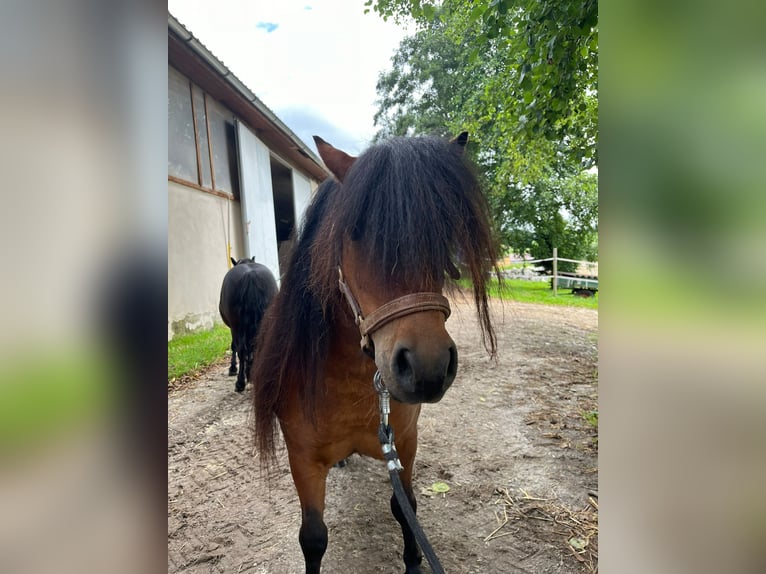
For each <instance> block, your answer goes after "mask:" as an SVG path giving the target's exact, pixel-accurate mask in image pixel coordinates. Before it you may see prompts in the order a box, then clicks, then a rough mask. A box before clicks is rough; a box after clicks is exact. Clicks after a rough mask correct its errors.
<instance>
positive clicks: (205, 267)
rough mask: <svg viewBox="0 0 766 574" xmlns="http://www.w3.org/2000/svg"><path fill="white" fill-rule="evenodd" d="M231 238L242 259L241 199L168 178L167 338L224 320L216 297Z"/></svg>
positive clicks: (235, 252) (218, 294)
mask: <svg viewBox="0 0 766 574" xmlns="http://www.w3.org/2000/svg"><path fill="white" fill-rule="evenodd" d="M227 210H231V213H230V214H229V216H228V220H227ZM227 224H228V225H229V226H230V229H229V230H227V228H226V227H227ZM227 236H229V237H230V238H231V243H232V255H233V256H234V257H235V258H238V257H241V256H242V255H241V254H242V249H243V245H242V241H241V239H240V238H241V237H242V220H241V215H240V207H239V203H238V202H235V201H231V200H229V199H224V198H222V197H218V196H216V195H213V194H210V193H205V192H203V191H199V190H197V189H194V188H192V187H187V186H184V185H181V184H177V183H175V182H172V181H169V182H168V339H171V338H172V337H173V336H175V335H177V334H179V333H184V332H187V331H194V330H197V329H205V328H210V327H212V326H213V325H214V324H215V323H220V322H221V318H220V316H219V314H218V298H219V296H220V292H221V282H222V281H223V276H224V275H225V274H226V271H228V269H229V265H228V255H227V241H228V237H227Z"/></svg>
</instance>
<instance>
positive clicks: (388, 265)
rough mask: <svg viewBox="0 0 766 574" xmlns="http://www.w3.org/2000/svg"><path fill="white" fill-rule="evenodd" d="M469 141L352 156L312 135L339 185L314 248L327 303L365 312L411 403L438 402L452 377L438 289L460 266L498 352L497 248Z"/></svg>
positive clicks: (385, 367)
mask: <svg viewBox="0 0 766 574" xmlns="http://www.w3.org/2000/svg"><path fill="white" fill-rule="evenodd" d="M467 139H468V138H467V134H465V133H463V134H461V135H460V136H458V137H457V138H455V139H454V140H452V141H449V142H448V141H445V140H442V139H439V138H430V137H422V138H392V139H390V140H388V141H386V142H383V143H381V144H378V145H375V146H373V147H371V148H369V149H368V150H367V151H365V152H364V153H363V154H362V155H360V156H359V157H358V158H354V157H351V156H349V155H348V154H346V153H344V152H342V151H340V150H338V149H336V148H334V147H333V146H331V145H330V144H328V143H327V142H325V141H324V140H322V139H321V138H318V137H315V141H316V144H317V149H318V151H319V154H320V156H321V157H322V160H323V161H324V163H325V165H326V166H327V167H328V169H330V171H331V172H332V173H333V174H334V175H335V177H336V178H337V180H338V182H340V186H339V188H338V189H337V190H336V194H335V200H334V201H333V209H332V210H331V211H330V210H328V215H327V217H326V218H325V219H324V221H323V223H322V228H321V229H320V230H319V233H318V235H317V239H316V240H315V243H314V247H313V253H314V257H313V260H314V264H315V265H317V266H319V267H320V268H322V267H323V269H320V272H318V273H317V274H316V275H317V276H318V277H323V278H324V279H323V281H324V284H323V285H322V286H321V287H320V288H321V289H322V290H324V291H325V296H324V298H325V300H329V299H336V300H337V299H338V298H337V297H332V296H331V295H329V294H328V292H329V291H333V290H334V293H335V294H336V295H337V294H338V293H339V292H342V293H343V294H344V295H345V296H346V297H345V298H346V299H347V301H348V307H349V308H350V309H352V312H353V314H354V315H357V316H360V317H362V318H364V320H363V321H361V324H360V330H361V334H362V345H363V348H364V349H365V351H367V352H368V354H370V355H371V356H372V357H373V358H374V360H375V364H376V366H377V368H378V370H379V371H380V374H381V376H382V379H383V382H384V384H385V386H386V387H387V388H388V390H389V391H390V393H391V395H392V396H393V397H394V398H395V399H397V400H399V401H401V402H405V403H422V402H436V401H438V400H440V399H441V398H442V396H443V395H444V393H445V392H446V390H447V389H448V388H449V386H450V385H451V384H452V382H453V381H454V379H455V374H456V373H457V363H458V356H457V349H456V348H455V343H454V341H453V340H452V338H451V337H450V335H449V334H448V333H447V330H446V327H445V321H446V319H447V317H448V316H449V313H450V310H449V303H448V302H447V300H446V299H445V298H444V297H443V296H442V294H441V293H442V290H443V288H444V285H445V275H449V276H452V277H453V278H455V276H456V275H457V266H458V265H459V266H461V267H463V268H465V269H467V270H468V272H469V274H470V275H471V278H472V279H473V282H474V296H475V300H476V304H477V308H478V310H479V313H480V316H481V318H482V327H483V333H484V335H485V344H487V343H488V349H489V350H490V352H492V353H494V348H495V340H494V334H493V331H492V326H491V323H490V322H489V315H488V311H487V298H486V289H485V278H486V275H487V272H488V271H489V270H490V269H491V268H492V267H493V265H494V261H495V259H496V257H495V253H496V252H495V248H494V243H493V241H492V234H491V231H490V226H489V221H488V216H487V209H486V202H485V200H484V198H483V196H482V194H481V192H480V189H479V186H478V184H477V181H476V179H475V177H474V174H473V171H472V170H471V169H470V167H469V165H468V164H467V162H466V160H465V158H464V153H463V152H464V147H465V144H466V142H467ZM339 279H340V282H339ZM339 286H340V289H339ZM340 300H341V301H342V298H341V299H340ZM342 304H343V303H342ZM355 307H358V308H355ZM358 322H359V320H358Z"/></svg>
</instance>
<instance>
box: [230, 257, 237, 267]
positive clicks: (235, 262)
mask: <svg viewBox="0 0 766 574" xmlns="http://www.w3.org/2000/svg"><path fill="white" fill-rule="evenodd" d="M229 259H231V264H232V265H236V264H237V260H236V259H234V258H233V257H229Z"/></svg>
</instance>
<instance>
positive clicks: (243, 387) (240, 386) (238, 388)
mask: <svg viewBox="0 0 766 574" xmlns="http://www.w3.org/2000/svg"><path fill="white" fill-rule="evenodd" d="M234 390H235V391H237V392H238V393H241V392H242V391H244V390H245V385H240V384H239V383H237V384H236V385H234Z"/></svg>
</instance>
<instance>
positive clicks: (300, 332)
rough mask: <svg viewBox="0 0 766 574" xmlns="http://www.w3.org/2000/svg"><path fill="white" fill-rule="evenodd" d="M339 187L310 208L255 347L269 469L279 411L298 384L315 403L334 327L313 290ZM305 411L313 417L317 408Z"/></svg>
mask: <svg viewBox="0 0 766 574" xmlns="http://www.w3.org/2000/svg"><path fill="white" fill-rule="evenodd" d="M337 188H338V183H337V182H336V181H335V180H332V179H327V180H325V181H324V182H323V183H322V184H320V186H319V187H318V188H317V191H316V194H315V195H314V199H313V201H312V202H311V205H310V206H309V207H308V209H307V210H306V215H305V218H304V222H303V226H302V227H301V231H300V233H299V234H298V241H297V242H296V244H295V246H294V247H293V250H292V252H291V254H290V261H289V265H288V268H287V272H286V273H285V275H284V277H282V287H281V289H280V291H279V293H278V294H277V296H276V297H275V298H274V301H273V302H272V304H271V306H270V307H269V309H268V310H267V312H266V316H265V317H264V319H263V323H262V324H261V328H260V330H259V332H258V339H257V342H256V346H255V356H254V358H253V366H252V369H251V373H252V375H251V380H252V381H253V401H254V407H255V421H254V425H255V426H254V430H255V433H254V434H255V442H256V447H257V448H258V450H259V452H260V453H261V464H262V466H264V467H267V466H268V465H269V463H270V462H271V461H273V459H274V457H275V455H276V450H275V445H276V439H277V429H276V424H275V423H276V421H275V417H276V409H277V407H278V405H279V404H280V402H281V400H282V398H283V397H284V396H285V394H286V393H287V392H289V390H290V389H289V388H288V385H289V384H298V382H300V384H301V388H300V389H299V393H300V394H301V395H302V396H303V403H304V404H305V405H314V404H316V400H317V394H318V392H319V387H320V383H321V381H322V380H323V379H324V365H325V359H326V358H327V352H328V349H329V343H330V337H329V335H330V330H331V328H332V325H333V318H332V316H331V315H329V314H327V313H325V311H324V310H323V308H322V305H321V303H320V301H319V299H318V297H317V296H316V294H315V293H314V292H313V291H312V290H311V289H310V279H311V272H312V271H311V249H310V246H311V244H312V243H313V241H314V239H315V237H316V235H317V229H318V227H319V223H320V222H321V220H322V219H323V218H324V214H325V211H326V210H327V204H328V199H329V197H330V196H332V195H333V194H334V193H336V190H337ZM306 412H307V413H309V415H310V416H312V415H313V409H312V408H307V409H306Z"/></svg>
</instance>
